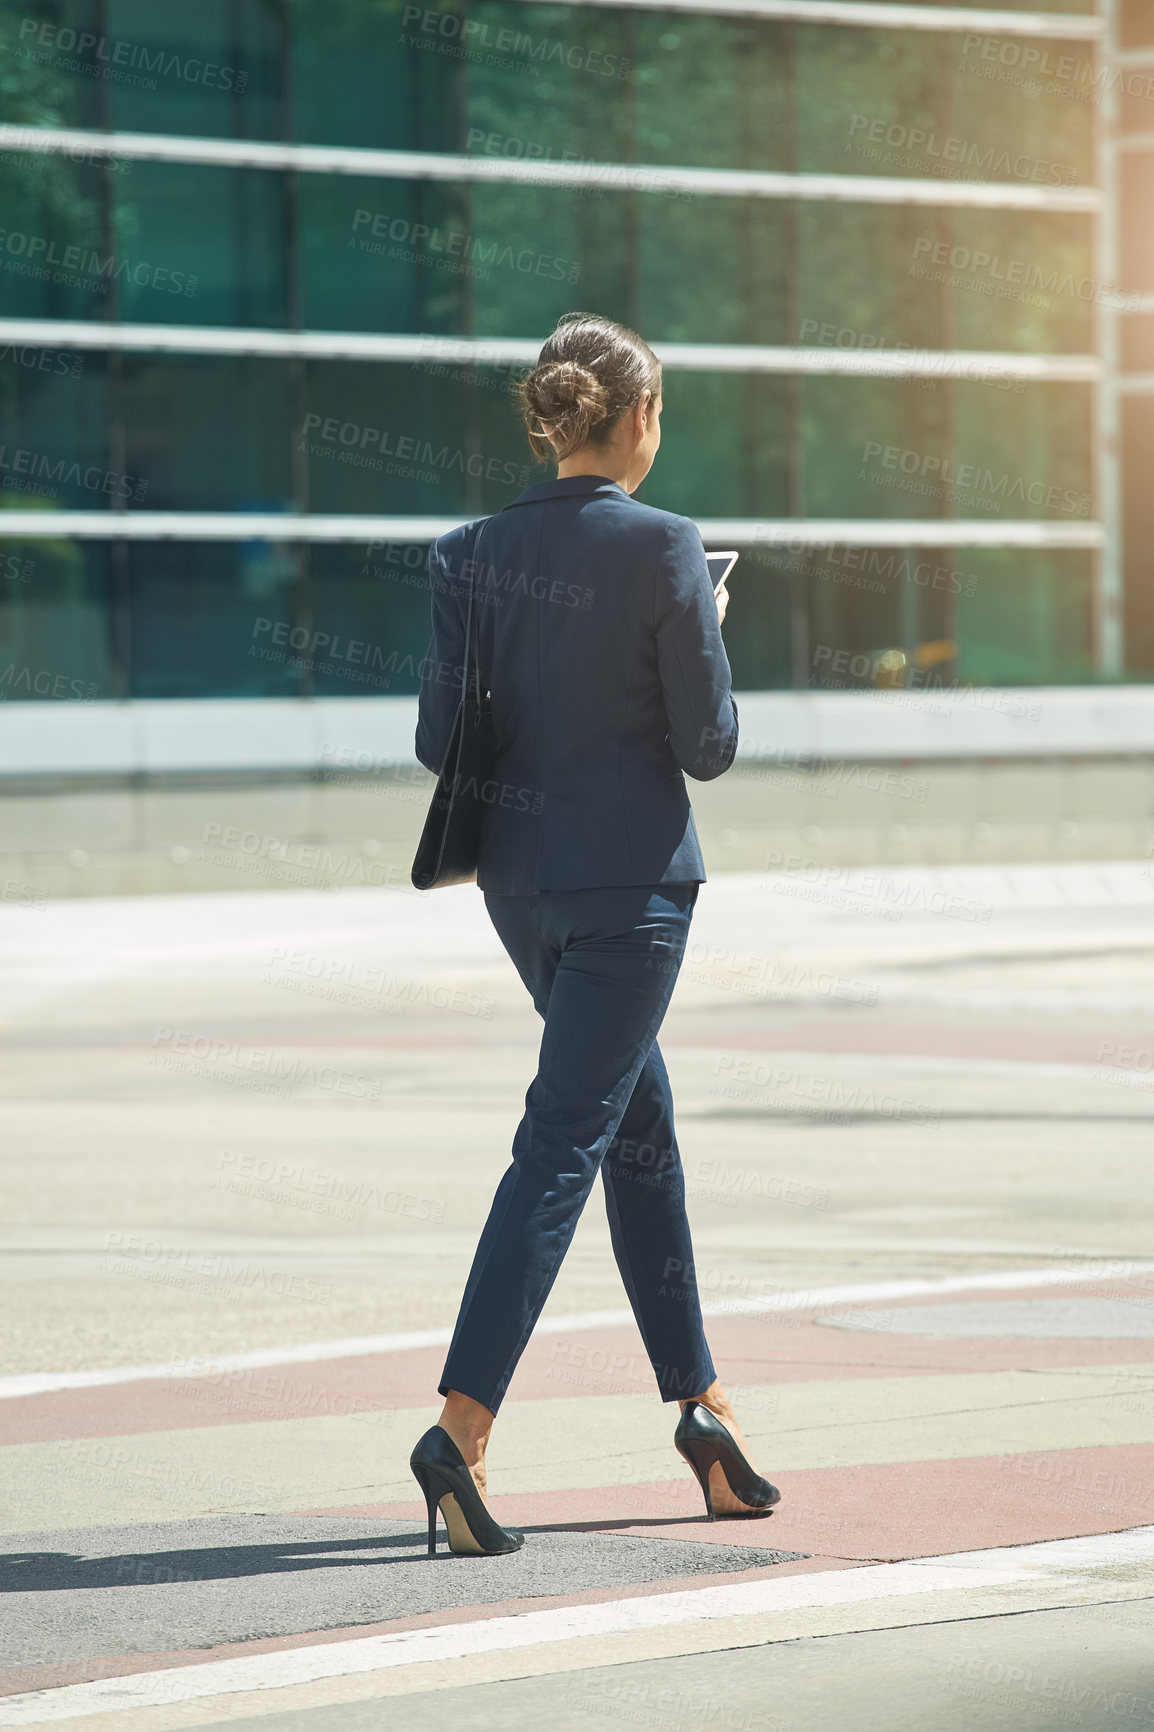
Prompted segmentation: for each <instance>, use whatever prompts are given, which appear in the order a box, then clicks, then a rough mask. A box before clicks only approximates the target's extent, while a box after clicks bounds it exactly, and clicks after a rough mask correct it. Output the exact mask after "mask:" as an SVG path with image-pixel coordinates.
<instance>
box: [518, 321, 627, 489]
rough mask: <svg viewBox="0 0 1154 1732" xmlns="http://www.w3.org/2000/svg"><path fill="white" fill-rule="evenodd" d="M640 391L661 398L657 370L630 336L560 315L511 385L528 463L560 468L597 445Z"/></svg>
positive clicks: (609, 325)
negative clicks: (587, 445) (529, 452)
mask: <svg viewBox="0 0 1154 1732" xmlns="http://www.w3.org/2000/svg"><path fill="white" fill-rule="evenodd" d="M647 391H649V392H651V393H652V394H653V396H654V397H658V396H660V394H661V362H660V361H659V360H658V359H657V356H656V355H655V354H654V353H653V350H652V349H651V348H650V347H649V345H648V343H646V342H643V341H642V339H641V338H640V337H639V336H638V335H637V333H636V331H631V330H629V328H628V326H626V325H618V324H617V323H615V321H614V320H613V319H603V318H602V317H601V316H600V315H599V314H597V313H566V314H565V315H564V317H563V318H562V319H560V320H558V323H557V329H556V330H555V331H554V332H553V335H552V336H551V337H550V338H549V339H548V341H547V342H546V343H545V346H544V347H543V349H542V350H541V353H540V355H539V356H538V358H537V365H536V366H535V367H534V368H533V370H532V372H531V373H527V374H526V375H525V377H524V378H523V379H522V380H520V382H519V383H518V385H517V402H518V405H519V407H520V410H521V416H522V419H523V420H524V423H525V431H526V433H527V434H528V436H529V445H530V448H531V450H532V452H533V455H534V457H536V458H538V459H540V460H541V461H542V462H549V461H550V460H557V461H560V460H562V459H564V458H566V457H569V456H571V455H572V453H573V452H574V451H577V450H579V449H580V447H581V446H582V445H584V444H585V443H586V442H587V441H590V440H591V441H592V442H593V444H595V445H600V444H603V443H604V441H605V440H606V439H607V438H608V437H609V435H610V433H611V432H612V430H613V427H614V426H615V424H616V422H617V421H618V420H619V418H620V417H621V416H622V415H623V414H624V413H625V411H626V410H627V409H632V408H633V407H634V405H635V404H637V403H639V402H640V401H641V399H642V397H644V395H645V393H646V392H647Z"/></svg>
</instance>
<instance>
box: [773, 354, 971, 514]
mask: <svg viewBox="0 0 1154 1732" xmlns="http://www.w3.org/2000/svg"><path fill="white" fill-rule="evenodd" d="M948 393H949V387H948V386H946V385H943V384H941V383H940V382H938V381H937V380H933V379H928V380H927V379H869V378H862V379H838V378H819V377H809V378H806V379H804V380H803V381H802V386H801V401H802V429H801V440H802V457H801V464H802V474H803V485H804V499H805V510H804V512H803V514H802V515H804V516H807V517H886V518H907V519H917V518H936V517H942V516H944V515H945V512H944V508H943V489H942V483H941V476H942V473H943V466H944V465H945V464H946V461H947V459H948V457H949V433H948V429H949V421H948V412H949V401H948Z"/></svg>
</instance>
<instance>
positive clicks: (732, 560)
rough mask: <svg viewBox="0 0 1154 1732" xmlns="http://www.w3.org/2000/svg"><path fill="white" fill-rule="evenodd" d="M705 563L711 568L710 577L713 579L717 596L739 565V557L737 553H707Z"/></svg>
mask: <svg viewBox="0 0 1154 1732" xmlns="http://www.w3.org/2000/svg"><path fill="white" fill-rule="evenodd" d="M705 563H706V565H707V566H708V567H709V575H710V577H711V578H712V579H713V593H714V595H716V594H717V592H718V590H719V589H720V588H721V586H722V584H723V583H724V582H725V580H726V578H727V577H728V576H729V574H730V572H731V571H732V570H733V568H734V566H735V565H736V564H737V555H736V553H707V554H706V556H705Z"/></svg>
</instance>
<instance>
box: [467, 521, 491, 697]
mask: <svg viewBox="0 0 1154 1732" xmlns="http://www.w3.org/2000/svg"><path fill="white" fill-rule="evenodd" d="M490 521H491V520H490V519H489V518H488V517H486V518H485V519H484V520H483V522H482V523H481V526H480V528H479V529H478V530H477V534H476V537H475V539H474V541H473V581H472V582H471V583H470V585H469V608H468V612H467V613H466V615H465V654H464V656H463V657H462V663H463V665H462V668H461V702H462V703H464V702H465V700H466V699H467V698H468V695H469V672H470V669H469V645H470V643H472V646H473V662H474V668H473V671H474V672H475V674H476V685H477V703H478V704H480V702H481V647H480V644H479V643H477V642H476V641H475V640H474V639H473V596H474V594H475V592H476V588H477V569H478V566H477V551H478V549H479V548H480V545H481V537H482V536H483V535H484V533H485V531H486V529H487V528H488V527H489V523H490ZM479 635H480V630H479V627H478V636H479Z"/></svg>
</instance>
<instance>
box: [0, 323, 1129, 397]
mask: <svg viewBox="0 0 1154 1732" xmlns="http://www.w3.org/2000/svg"><path fill="white" fill-rule="evenodd" d="M831 329H832V327H831ZM851 334H852V335H856V333H851ZM543 341H544V337H543V336H542V337H433V336H423V335H421V334H419V333H417V334H414V335H411V336H408V335H388V334H375V333H372V332H358V331H258V330H249V329H240V330H236V329H230V328H228V327H225V326H211V325H131V324H110V323H107V322H105V321H102V320H95V319H94V320H91V321H87V320H57V319H0V347H3V346H4V345H7V344H14V345H18V346H21V347H34V346H39V345H43V346H46V347H50V348H55V349H67V348H75V349H120V350H129V351H133V352H135V353H169V354H186V355H187V354H203V355H257V356H265V357H269V358H272V359H277V358H285V357H297V358H302V359H308V360H359V361H377V362H380V363H382V364H385V365H387V364H388V363H390V362H397V363H402V362H404V363H413V362H416V363H418V364H419V363H421V362H428V363H430V364H435V363H437V364H439V363H447V362H456V363H458V364H463V365H468V366H478V367H484V366H525V365H528V366H532V365H535V363H536V360H537V356H538V354H539V352H540V348H541V344H542V343H543ZM656 348H657V351H658V353H659V355H660V357H661V361H662V364H663V365H664V366H665V367H667V368H668V369H669V370H670V371H671V372H699V373H700V372H705V373H771V374H805V375H813V376H831V375H832V376H837V377H842V378H856V377H858V376H861V375H864V376H866V377H869V378H888V379H963V380H966V379H969V380H974V381H976V382H979V383H980V382H983V381H989V380H991V379H993V380H997V379H1009V378H1012V379H1031V380H1038V381H1042V382H1050V383H1061V384H1092V383H1094V382H1095V380H1097V379H1098V378H1100V376H1101V371H1102V367H1101V362H1100V361H1099V360H1098V358H1097V357H1096V356H1094V355H1030V354H1013V353H997V352H987V351H981V350H966V349H959V350H934V349H915V348H912V347H910V348H899V347H897V346H894V347H891V348H882V347H878V348H866V347H863V348H839V347H838V346H837V344H836V334H835V340H834V341H832V342H831V344H830V346H828V347H823V348H806V347H774V346H772V345H742V344H739V343H662V342H660V341H659V340H658V341H657V342H656Z"/></svg>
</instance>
